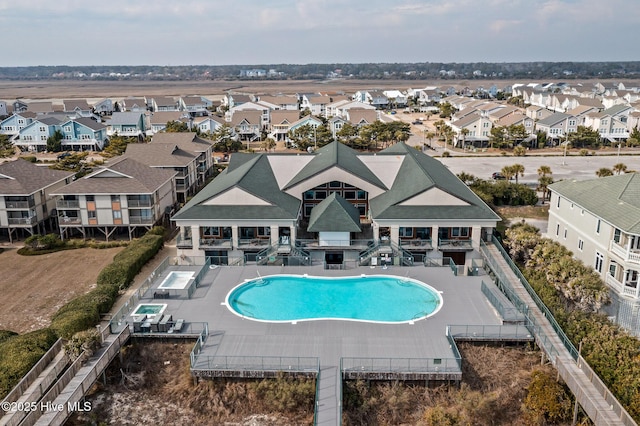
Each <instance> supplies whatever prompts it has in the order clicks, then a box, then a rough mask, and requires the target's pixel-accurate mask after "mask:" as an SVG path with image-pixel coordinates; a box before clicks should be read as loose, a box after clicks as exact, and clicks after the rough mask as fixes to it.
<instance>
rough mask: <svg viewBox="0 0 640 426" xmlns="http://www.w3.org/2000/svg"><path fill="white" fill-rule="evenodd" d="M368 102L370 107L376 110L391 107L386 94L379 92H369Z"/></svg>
mask: <svg viewBox="0 0 640 426" xmlns="http://www.w3.org/2000/svg"><path fill="white" fill-rule="evenodd" d="M367 101H368V103H369V105H371V106H373V107H374V108H375V109H386V108H388V107H389V99H388V98H387V97H386V96H385V95H384V93H382V92H379V91H377V90H374V91H371V92H367Z"/></svg>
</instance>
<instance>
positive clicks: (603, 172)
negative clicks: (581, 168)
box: [596, 167, 613, 177]
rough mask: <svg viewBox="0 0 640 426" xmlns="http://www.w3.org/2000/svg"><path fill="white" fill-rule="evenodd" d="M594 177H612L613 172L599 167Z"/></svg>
mask: <svg viewBox="0 0 640 426" xmlns="http://www.w3.org/2000/svg"><path fill="white" fill-rule="evenodd" d="M596 176H598V177H606V176H613V171H611V169H607V168H606V167H600V168H599V169H598V170H596Z"/></svg>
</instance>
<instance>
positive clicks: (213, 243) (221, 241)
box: [199, 238, 269, 249]
mask: <svg viewBox="0 0 640 426" xmlns="http://www.w3.org/2000/svg"><path fill="white" fill-rule="evenodd" d="M241 241H245V240H241ZM259 241H263V240H259ZM265 241H269V240H265ZM199 243H200V248H203V249H211V248H227V249H230V248H231V246H232V244H231V238H201V239H200V241H199Z"/></svg>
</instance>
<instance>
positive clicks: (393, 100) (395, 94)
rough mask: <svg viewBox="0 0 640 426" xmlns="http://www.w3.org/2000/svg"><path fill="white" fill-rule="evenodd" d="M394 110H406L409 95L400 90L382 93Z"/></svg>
mask: <svg viewBox="0 0 640 426" xmlns="http://www.w3.org/2000/svg"><path fill="white" fill-rule="evenodd" d="M382 94H383V95H384V96H386V98H387V99H388V100H389V104H390V105H392V106H393V107H394V108H405V107H406V106H407V104H408V103H409V100H408V99H407V95H406V94H405V93H402V92H401V91H399V90H385V91H383V92H382Z"/></svg>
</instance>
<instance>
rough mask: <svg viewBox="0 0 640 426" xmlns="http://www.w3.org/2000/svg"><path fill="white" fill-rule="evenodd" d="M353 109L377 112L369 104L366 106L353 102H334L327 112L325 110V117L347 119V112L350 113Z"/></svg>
mask: <svg viewBox="0 0 640 426" xmlns="http://www.w3.org/2000/svg"><path fill="white" fill-rule="evenodd" d="M352 108H359V109H370V110H374V111H375V109H376V108H375V107H373V106H371V105H369V104H365V103H364V102H360V101H351V100H340V101H337V102H332V103H330V104H329V105H327V107H326V110H325V117H326V118H331V117H343V118H344V117H346V116H347V111H349V110H350V109H352Z"/></svg>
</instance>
